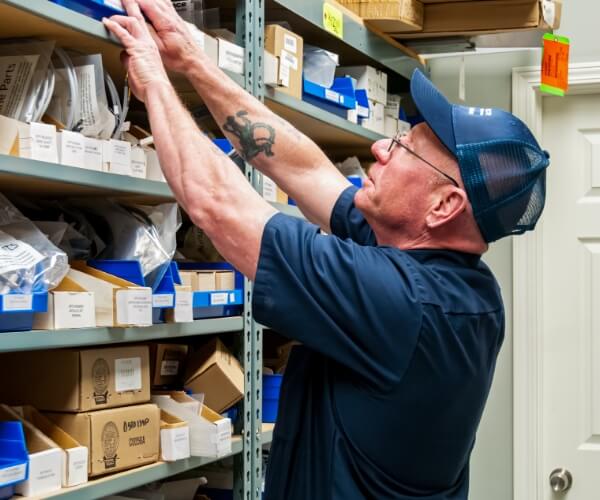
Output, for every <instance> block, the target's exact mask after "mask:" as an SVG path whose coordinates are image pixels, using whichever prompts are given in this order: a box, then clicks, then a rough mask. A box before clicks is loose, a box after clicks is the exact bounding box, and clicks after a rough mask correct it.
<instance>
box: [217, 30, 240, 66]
mask: <svg viewBox="0 0 600 500" xmlns="http://www.w3.org/2000/svg"><path fill="white" fill-rule="evenodd" d="M217 41H218V42H219V61H218V62H219V68H221V69H226V70H228V71H231V72H232V73H237V74H239V75H243V74H244V59H245V57H246V53H245V51H244V47H240V46H239V45H236V44H235V43H232V42H228V41H227V40H223V39H222V38H217Z"/></svg>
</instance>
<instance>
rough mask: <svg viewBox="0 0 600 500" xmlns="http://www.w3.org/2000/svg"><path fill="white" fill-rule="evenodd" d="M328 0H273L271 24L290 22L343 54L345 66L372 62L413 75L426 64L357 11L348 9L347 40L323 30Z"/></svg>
mask: <svg viewBox="0 0 600 500" xmlns="http://www.w3.org/2000/svg"><path fill="white" fill-rule="evenodd" d="M323 3H324V0H269V1H267V3H266V6H265V11H266V14H267V23H269V22H275V21H288V22H289V23H290V25H291V26H292V30H293V31H294V32H296V33H298V34H299V35H301V36H302V37H303V38H304V39H305V41H306V42H309V43H311V44H312V45H317V46H319V47H323V48H325V49H328V50H331V51H332V52H335V53H337V54H339V55H340V60H341V61H342V62H343V64H344V65H350V64H353V65H354V64H369V65H371V66H375V67H378V68H386V69H388V70H392V71H394V72H396V73H398V74H400V75H402V76H403V77H405V78H407V79H408V78H410V76H411V75H412V72H413V71H414V70H415V68H420V69H424V67H423V66H422V65H421V64H420V63H419V61H417V60H416V59H413V58H412V57H409V56H407V55H406V54H405V53H404V52H403V51H402V50H400V49H399V48H397V47H394V46H393V45H390V44H389V43H388V42H387V41H386V40H384V39H383V38H381V37H380V36H378V35H377V34H375V33H374V32H373V31H371V30H369V28H368V27H367V26H366V25H365V23H364V22H363V21H362V20H361V19H360V18H359V17H358V16H357V15H353V13H351V12H349V11H345V9H343V8H342V6H339V7H340V8H342V10H343V11H344V13H343V16H344V38H343V40H342V39H340V38H337V37H336V36H334V35H332V34H330V33H328V32H327V31H325V30H324V29H323Z"/></svg>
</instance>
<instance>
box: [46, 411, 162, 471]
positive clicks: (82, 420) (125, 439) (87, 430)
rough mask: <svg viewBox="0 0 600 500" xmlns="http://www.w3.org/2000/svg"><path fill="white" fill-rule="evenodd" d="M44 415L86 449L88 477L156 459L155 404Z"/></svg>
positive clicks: (157, 421) (157, 427) (157, 426)
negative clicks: (87, 454) (88, 458)
mask: <svg viewBox="0 0 600 500" xmlns="http://www.w3.org/2000/svg"><path fill="white" fill-rule="evenodd" d="M46 415H47V416H48V417H49V418H50V419H51V420H53V421H54V422H55V423H56V424H57V425H58V426H59V427H61V428H63V429H64V430H65V431H66V432H68V433H69V434H70V435H71V436H73V437H74V438H75V439H76V440H77V441H78V442H80V443H81V444H82V445H83V446H87V447H88V449H89V457H90V461H89V465H88V472H89V475H90V477H94V476H100V475H102V474H107V473H111V472H117V471H120V470H124V469H131V468H132V467H138V466H140V465H144V464H149V463H153V462H156V461H157V460H158V454H159V442H160V410H159V409H158V406H156V405H153V404H145V405H135V406H126V407H124V408H110V409H108V410H101V411H92V412H88V413H76V414H73V413H47V414H46Z"/></svg>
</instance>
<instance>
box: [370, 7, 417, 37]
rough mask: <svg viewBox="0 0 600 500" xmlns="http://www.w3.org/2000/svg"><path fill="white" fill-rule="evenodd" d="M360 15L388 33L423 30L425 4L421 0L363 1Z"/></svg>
mask: <svg viewBox="0 0 600 500" xmlns="http://www.w3.org/2000/svg"><path fill="white" fill-rule="evenodd" d="M360 17H362V18H363V19H364V20H365V21H369V23H370V24H372V25H373V26H375V27H376V28H377V29H379V30H381V31H383V32H386V33H390V32H393V33H401V32H403V31H421V30H422V29H423V4H422V3H421V2H420V1H419V0H395V1H389V0H388V1H384V0H382V1H379V2H374V1H373V2H363V3H361V4H360Z"/></svg>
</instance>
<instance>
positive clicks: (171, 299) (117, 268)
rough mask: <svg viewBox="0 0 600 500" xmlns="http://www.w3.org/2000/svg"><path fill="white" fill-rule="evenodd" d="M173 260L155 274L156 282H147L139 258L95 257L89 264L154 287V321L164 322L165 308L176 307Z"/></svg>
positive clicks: (100, 269)
mask: <svg viewBox="0 0 600 500" xmlns="http://www.w3.org/2000/svg"><path fill="white" fill-rule="evenodd" d="M172 264H173V263H172V262H169V263H168V264H167V265H165V266H161V268H160V269H159V270H158V271H157V272H155V273H154V274H153V276H155V279H154V283H152V284H150V283H146V280H145V279H144V275H143V274H142V265H141V264H140V262H139V261H137V260H101V259H94V260H90V261H88V262H87V265H88V266H90V267H93V268H94V269H98V270H99V271H103V272H105V273H108V274H112V275H113V276H117V277H119V278H121V279H124V280H127V281H129V282H131V283H134V284H135V285H138V286H145V287H150V288H152V322H153V323H162V322H164V314H163V313H164V310H165V309H173V308H174V307H175V277H174V276H173V266H172Z"/></svg>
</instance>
